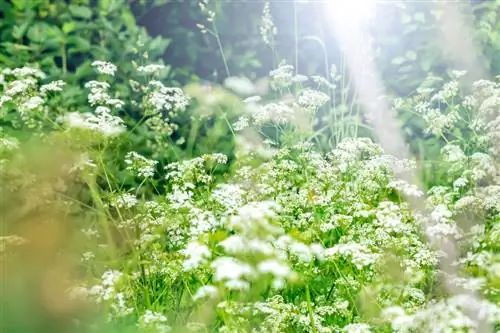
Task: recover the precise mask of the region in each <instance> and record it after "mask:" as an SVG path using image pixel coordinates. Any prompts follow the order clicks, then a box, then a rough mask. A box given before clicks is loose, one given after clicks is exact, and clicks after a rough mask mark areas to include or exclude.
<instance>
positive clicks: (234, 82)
mask: <svg viewBox="0 0 500 333" xmlns="http://www.w3.org/2000/svg"><path fill="white" fill-rule="evenodd" d="M224 85H225V86H226V87H228V88H229V89H231V90H232V91H234V92H235V93H237V94H239V95H243V96H249V95H252V94H254V92H255V87H254V85H253V83H252V81H250V80H249V79H248V78H246V77H235V76H231V77H228V78H226V79H225V80H224Z"/></svg>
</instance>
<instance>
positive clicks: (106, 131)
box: [65, 106, 125, 136]
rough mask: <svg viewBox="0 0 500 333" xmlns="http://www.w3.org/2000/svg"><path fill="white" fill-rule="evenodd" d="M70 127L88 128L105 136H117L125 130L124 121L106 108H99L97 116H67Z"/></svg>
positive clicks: (78, 114)
mask: <svg viewBox="0 0 500 333" xmlns="http://www.w3.org/2000/svg"><path fill="white" fill-rule="evenodd" d="M65 118H66V122H67V124H68V126H69V127H75V128H87V129H90V130H93V131H97V132H100V133H102V134H103V135H105V136H115V135H118V134H120V133H122V132H123V131H124V130H125V127H124V125H123V120H122V119H121V118H119V117H115V116H113V115H111V114H110V110H109V109H108V108H106V107H102V106H101V107H98V108H97V109H96V112H95V115H93V114H82V113H78V112H70V113H68V114H67V115H66V116H65Z"/></svg>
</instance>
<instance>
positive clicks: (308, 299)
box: [306, 284, 318, 333]
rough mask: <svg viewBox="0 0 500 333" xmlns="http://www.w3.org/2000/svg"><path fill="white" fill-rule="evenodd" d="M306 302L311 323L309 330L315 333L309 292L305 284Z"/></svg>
mask: <svg viewBox="0 0 500 333" xmlns="http://www.w3.org/2000/svg"><path fill="white" fill-rule="evenodd" d="M306 300H307V312H308V313H309V321H310V323H311V329H312V331H313V333H317V332H318V330H317V329H316V325H315V324H314V314H313V310H312V302H311V293H310V292H309V286H308V285H307V284H306Z"/></svg>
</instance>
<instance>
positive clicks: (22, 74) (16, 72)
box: [10, 67, 45, 79]
mask: <svg viewBox="0 0 500 333" xmlns="http://www.w3.org/2000/svg"><path fill="white" fill-rule="evenodd" d="M10 74H11V75H13V76H15V77H17V78H26V77H35V78H39V79H43V78H45V74H44V73H43V72H42V71H40V70H39V69H36V68H30V67H22V68H15V69H13V70H12V71H11V72H10Z"/></svg>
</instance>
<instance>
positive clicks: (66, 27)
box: [62, 21, 76, 34]
mask: <svg viewBox="0 0 500 333" xmlns="http://www.w3.org/2000/svg"><path fill="white" fill-rule="evenodd" d="M75 29H76V23H75V22H74V21H70V22H65V23H64V24H63V26H62V31H63V32H64V33H65V34H69V33H70V32H72V31H73V30H75Z"/></svg>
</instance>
